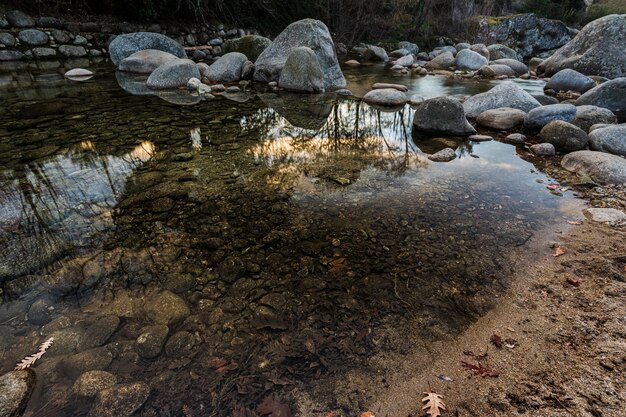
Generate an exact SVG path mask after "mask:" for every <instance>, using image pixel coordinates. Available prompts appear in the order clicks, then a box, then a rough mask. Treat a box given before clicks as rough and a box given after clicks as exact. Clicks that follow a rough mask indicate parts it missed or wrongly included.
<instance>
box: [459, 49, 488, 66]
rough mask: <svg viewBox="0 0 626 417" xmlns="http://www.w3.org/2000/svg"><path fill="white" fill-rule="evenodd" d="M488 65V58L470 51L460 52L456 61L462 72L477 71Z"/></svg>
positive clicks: (463, 50)
mask: <svg viewBox="0 0 626 417" xmlns="http://www.w3.org/2000/svg"><path fill="white" fill-rule="evenodd" d="M488 63H489V61H488V60H487V58H485V57H484V56H482V55H480V54H479V53H478V52H474V51H471V50H469V49H462V50H461V51H459V53H458V54H456V58H455V61H454V65H455V66H456V68H457V69H458V70H461V71H476V70H478V69H480V67H482V66H483V65H487V64H488Z"/></svg>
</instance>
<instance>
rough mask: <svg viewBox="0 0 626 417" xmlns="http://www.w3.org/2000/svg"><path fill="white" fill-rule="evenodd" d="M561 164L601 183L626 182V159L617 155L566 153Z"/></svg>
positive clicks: (594, 152) (592, 152)
mask: <svg viewBox="0 0 626 417" xmlns="http://www.w3.org/2000/svg"><path fill="white" fill-rule="evenodd" d="M561 166H562V167H563V168H565V169H566V170H568V171H572V172H576V173H578V174H580V175H586V176H588V177H590V178H591V179H592V180H594V181H596V182H599V183H601V184H626V159H624V158H622V157H620V156H617V155H611V154H609V153H604V152H596V151H577V152H572V153H569V154H567V155H565V157H563V159H562V160H561Z"/></svg>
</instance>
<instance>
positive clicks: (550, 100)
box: [533, 94, 559, 106]
mask: <svg viewBox="0 0 626 417" xmlns="http://www.w3.org/2000/svg"><path fill="white" fill-rule="evenodd" d="M533 97H534V98H535V99H536V100H537V101H538V102H539V103H541V105H542V106H549V105H551V104H559V100H558V99H557V98H556V97H552V96H545V95H543V94H537V95H533Z"/></svg>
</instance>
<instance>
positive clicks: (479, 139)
mask: <svg viewBox="0 0 626 417" xmlns="http://www.w3.org/2000/svg"><path fill="white" fill-rule="evenodd" d="M467 139H468V140H471V141H473V142H489V141H491V140H493V138H492V137H491V136H488V135H470V136H468V138H467Z"/></svg>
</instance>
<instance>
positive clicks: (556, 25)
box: [474, 13, 572, 59]
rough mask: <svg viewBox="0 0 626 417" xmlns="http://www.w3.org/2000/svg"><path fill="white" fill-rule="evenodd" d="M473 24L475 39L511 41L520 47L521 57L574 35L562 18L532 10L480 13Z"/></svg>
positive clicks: (507, 42)
mask: <svg viewBox="0 0 626 417" xmlns="http://www.w3.org/2000/svg"><path fill="white" fill-rule="evenodd" d="M474 24H475V26H476V31H475V39H480V40H481V42H484V41H485V40H487V41H488V43H490V44H492V43H499V44H503V45H509V46H510V47H512V48H514V49H516V50H517V52H518V54H519V55H520V58H522V59H528V58H531V57H533V56H536V55H539V54H541V53H542V52H546V51H551V50H554V49H556V48H560V47H561V46H563V45H565V44H566V43H567V42H569V41H570V39H571V38H572V37H571V34H570V31H569V29H568V28H567V26H566V25H565V24H564V23H563V22H560V21H558V20H550V19H544V18H540V17H537V16H536V15H535V14H532V13H526V14H516V15H512V16H502V17H492V16H479V17H477V18H475V22H474Z"/></svg>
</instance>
